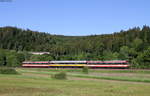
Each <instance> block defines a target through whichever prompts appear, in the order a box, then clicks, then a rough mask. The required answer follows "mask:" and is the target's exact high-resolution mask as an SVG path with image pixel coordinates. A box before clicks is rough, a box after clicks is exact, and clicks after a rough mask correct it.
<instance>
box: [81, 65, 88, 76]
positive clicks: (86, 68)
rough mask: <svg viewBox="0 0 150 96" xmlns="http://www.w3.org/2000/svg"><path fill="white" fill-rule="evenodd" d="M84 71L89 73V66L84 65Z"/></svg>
mask: <svg viewBox="0 0 150 96" xmlns="http://www.w3.org/2000/svg"><path fill="white" fill-rule="evenodd" d="M82 72H83V73H85V74H88V73H89V68H88V67H87V66H84V67H83V68H82Z"/></svg>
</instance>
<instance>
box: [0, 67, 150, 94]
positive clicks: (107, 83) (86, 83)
mask: <svg viewBox="0 0 150 96" xmlns="http://www.w3.org/2000/svg"><path fill="white" fill-rule="evenodd" d="M16 70H17V71H18V72H19V73H20V74H17V75H8V74H0V96H149V94H150V91H149V90H150V74H149V73H150V71H149V70H111V69H110V70H108V69H106V70H105V69H96V70H93V69H90V70H89V74H84V73H82V70H81V69H46V68H42V69H40V68H16ZM62 71H63V72H66V73H67V79H66V80H56V79H52V78H51V75H52V74H55V73H58V72H62Z"/></svg>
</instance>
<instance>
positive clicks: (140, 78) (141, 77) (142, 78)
mask: <svg viewBox="0 0 150 96" xmlns="http://www.w3.org/2000/svg"><path fill="white" fill-rule="evenodd" d="M49 70H51V69H49ZM49 70H47V69H46V70H44V69H43V70H40V71H39V70H36V69H19V71H20V72H24V73H26V72H27V73H34V74H56V73H58V72H61V71H62V70H60V69H59V70H55V71H49ZM65 70H66V69H65ZM63 71H64V69H63ZM102 71H103V72H102V73H101V71H100V70H99V71H98V70H97V74H96V75H95V74H92V73H96V71H93V72H91V73H90V74H82V70H81V72H70V71H69V72H68V76H72V77H80V78H93V79H105V80H118V81H131V82H147V83H150V75H148V74H147V73H146V72H145V73H142V74H141V72H142V71H141V70H140V72H130V73H129V71H127V72H126V71H124V70H122V71H124V73H126V74H131V75H132V76H130V75H127V76H124V75H122V74H124V73H123V72H120V73H119V72H118V71H117V70H110V71H109V70H105V71H104V70H102ZM108 71H109V72H108ZM116 71H117V72H116ZM119 71H121V70H119ZM136 71H137V70H136ZM143 71H144V70H143ZM104 73H107V74H109V75H105V74H104ZM113 73H115V75H114V76H113V75H112V76H111V74H113ZM103 74H104V75H103ZM118 74H119V75H121V76H117V75H118Z"/></svg>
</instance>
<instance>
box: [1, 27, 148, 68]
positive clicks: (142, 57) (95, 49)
mask: <svg viewBox="0 0 150 96" xmlns="http://www.w3.org/2000/svg"><path fill="white" fill-rule="evenodd" d="M149 36H150V27H149V26H146V25H144V26H143V27H142V28H139V27H134V28H131V29H129V30H126V31H124V30H121V31H120V32H114V33H113V34H103V35H89V36H63V35H51V34H49V33H45V32H37V31H32V30H29V29H26V30H24V29H20V28H16V27H10V26H7V27H1V28H0V48H1V50H3V49H7V52H6V53H5V55H6V56H5V57H3V59H2V60H3V61H7V59H8V56H9V55H7V54H14V53H13V52H14V51H15V53H16V54H17V55H18V54H22V57H23V56H24V57H23V58H24V60H33V61H36V60H41V61H43V60H128V61H129V62H130V63H131V64H132V67H133V68H150V64H149V63H150V38H149ZM12 50H13V51H12ZM33 51H37V52H38V51H48V52H50V54H49V55H31V54H30V55H29V54H28V55H27V54H26V53H28V52H33ZM19 52H20V53H19ZM21 52H22V53H21ZM1 54H4V53H3V52H0V55H1ZM25 54H26V55H27V56H26V55H25ZM17 55H15V56H14V57H16V58H18V57H17ZM10 56H11V55H10ZM0 57H2V56H0ZM20 57H21V56H20ZM9 58H10V57H9ZM12 58H13V56H12ZM2 60H1V59H0V62H1V61H2ZM12 60H13V59H12ZM22 60H23V59H22ZM16 61H17V60H16ZM20 61H21V60H20ZM7 62H8V61H7ZM1 64H2V63H1ZM15 64H18V66H19V63H15ZM3 65H5V64H3ZM10 65H11V64H10ZM12 65H14V64H12Z"/></svg>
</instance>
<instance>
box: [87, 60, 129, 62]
mask: <svg viewBox="0 0 150 96" xmlns="http://www.w3.org/2000/svg"><path fill="white" fill-rule="evenodd" d="M127 62H128V61H126V60H112V61H87V63H127Z"/></svg>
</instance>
